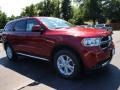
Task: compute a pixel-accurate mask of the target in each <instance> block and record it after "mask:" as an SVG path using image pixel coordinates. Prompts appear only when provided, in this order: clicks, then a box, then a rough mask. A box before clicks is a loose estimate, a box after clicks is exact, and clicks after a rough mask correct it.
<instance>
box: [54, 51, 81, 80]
mask: <svg viewBox="0 0 120 90" xmlns="http://www.w3.org/2000/svg"><path fill="white" fill-rule="evenodd" d="M54 66H55V68H56V70H57V72H58V74H60V75H61V76H62V77H64V78H66V79H71V78H75V77H76V76H77V75H78V74H79V73H80V71H81V69H82V68H81V63H80V62H79V61H78V58H77V56H76V55H75V54H74V53H72V52H71V51H69V50H60V51H58V52H57V53H56V54H55V56H54Z"/></svg>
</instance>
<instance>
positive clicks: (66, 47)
mask: <svg viewBox="0 0 120 90" xmlns="http://www.w3.org/2000/svg"><path fill="white" fill-rule="evenodd" d="M60 50H69V51H71V52H73V53H74V54H75V55H76V56H77V58H78V61H79V62H80V63H81V64H82V67H83V68H84V63H83V61H82V58H81V56H80V55H79V54H78V52H77V51H76V50H75V49H74V48H72V47H70V46H68V45H57V46H55V47H54V48H53V50H52V55H51V60H52V61H53V57H54V55H55V53H56V52H58V51H60Z"/></svg>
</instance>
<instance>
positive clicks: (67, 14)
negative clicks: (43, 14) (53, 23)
mask: <svg viewBox="0 0 120 90" xmlns="http://www.w3.org/2000/svg"><path fill="white" fill-rule="evenodd" d="M61 14H62V18H63V19H65V20H67V21H68V20H69V19H70V18H72V15H73V13H72V7H71V0H63V1H62V6H61Z"/></svg>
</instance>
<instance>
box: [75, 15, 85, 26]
mask: <svg viewBox="0 0 120 90" xmlns="http://www.w3.org/2000/svg"><path fill="white" fill-rule="evenodd" d="M75 24H76V25H83V24H84V19H83V18H82V17H79V18H78V19H76V21H75Z"/></svg>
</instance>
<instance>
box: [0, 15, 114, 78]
mask: <svg viewBox="0 0 120 90" xmlns="http://www.w3.org/2000/svg"><path fill="white" fill-rule="evenodd" d="M2 39H3V45H4V48H5V51H6V54H7V57H8V59H9V60H11V61H14V60H16V59H17V56H18V55H22V56H27V57H32V58H36V59H40V60H45V61H50V62H52V63H53V64H54V66H55V69H56V71H57V72H58V73H59V74H60V75H61V76H62V77H64V78H68V79H70V78H73V77H76V76H77V75H78V74H79V73H80V71H82V70H83V69H84V70H95V69H99V68H101V67H103V66H106V65H107V64H108V63H109V62H110V61H111V59H112V56H113V54H114V51H115V50H114V44H113V42H112V37H111V33H110V32H108V31H105V30H97V29H93V28H83V27H80V26H74V25H72V24H70V23H68V22H67V21H64V20H62V19H58V18H54V17H27V18H22V19H17V20H14V21H10V22H8V23H7V24H6V26H5V28H4V32H3V36H2Z"/></svg>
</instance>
